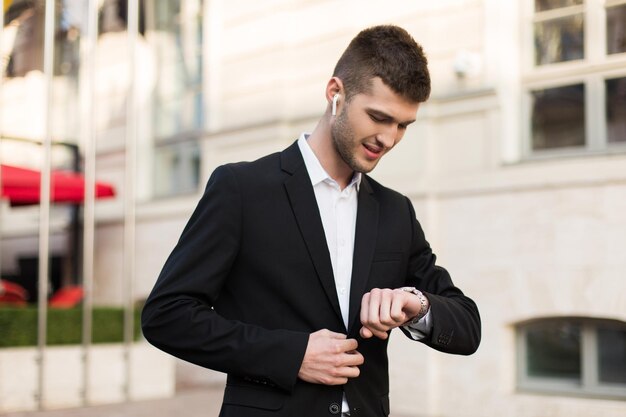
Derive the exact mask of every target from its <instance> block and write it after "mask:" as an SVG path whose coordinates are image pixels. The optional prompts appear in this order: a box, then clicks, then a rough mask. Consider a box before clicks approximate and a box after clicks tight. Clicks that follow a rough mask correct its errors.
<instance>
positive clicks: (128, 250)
mask: <svg viewBox="0 0 626 417" xmlns="http://www.w3.org/2000/svg"><path fill="white" fill-rule="evenodd" d="M127 16H128V26H127V30H128V51H129V56H128V60H129V61H128V62H129V65H128V67H129V71H130V75H129V83H128V107H127V109H126V159H125V176H124V177H125V183H124V184H125V191H126V192H125V198H124V276H123V279H124V284H125V287H126V294H125V295H126V298H125V305H124V359H125V365H126V372H125V378H126V379H125V386H124V393H125V396H126V399H127V400H130V397H131V365H132V364H131V348H132V342H133V329H134V306H133V301H134V294H133V287H134V286H133V281H134V273H135V235H136V230H135V223H136V213H135V184H136V178H135V177H136V174H137V172H136V158H137V117H138V116H139V110H138V106H139V102H138V95H137V82H136V81H137V80H136V73H137V38H138V34H139V0H128V12H127Z"/></svg>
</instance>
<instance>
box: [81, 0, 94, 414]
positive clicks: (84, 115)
mask: <svg viewBox="0 0 626 417" xmlns="http://www.w3.org/2000/svg"><path fill="white" fill-rule="evenodd" d="M97 41H98V5H97V1H96V0H89V4H88V10H87V29H86V34H85V36H84V37H81V60H80V74H81V78H80V92H81V95H80V100H81V101H80V109H81V132H80V133H81V141H82V144H83V146H84V155H85V206H84V213H83V282H82V284H83V290H84V299H83V332H82V335H83V341H82V344H83V390H82V399H83V404H85V405H87V404H89V402H90V401H89V398H90V392H89V386H90V384H89V379H90V372H89V364H90V359H91V356H90V354H91V333H92V327H93V273H94V236H95V213H94V207H95V188H96V185H95V182H96V128H95V99H94V88H95V72H96V48H97Z"/></svg>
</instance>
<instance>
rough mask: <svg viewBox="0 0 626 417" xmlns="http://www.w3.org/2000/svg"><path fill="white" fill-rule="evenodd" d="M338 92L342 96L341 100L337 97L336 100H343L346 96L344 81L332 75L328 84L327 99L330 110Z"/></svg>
mask: <svg viewBox="0 0 626 417" xmlns="http://www.w3.org/2000/svg"><path fill="white" fill-rule="evenodd" d="M337 94H339V96H340V98H339V100H337V99H335V102H337V101H339V102H341V101H342V98H343V97H344V89H343V82H342V81H341V79H339V78H337V77H332V78H331V79H330V80H328V83H327V84H326V101H327V103H328V107H327V109H328V110H331V109H332V107H333V99H334V97H335V95H337Z"/></svg>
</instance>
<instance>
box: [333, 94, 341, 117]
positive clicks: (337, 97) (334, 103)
mask: <svg viewBox="0 0 626 417" xmlns="http://www.w3.org/2000/svg"><path fill="white" fill-rule="evenodd" d="M338 100H339V94H335V95H334V96H333V107H332V111H331V114H332V115H333V116H336V115H337V101H338Z"/></svg>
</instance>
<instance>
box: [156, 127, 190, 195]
mask: <svg viewBox="0 0 626 417" xmlns="http://www.w3.org/2000/svg"><path fill="white" fill-rule="evenodd" d="M154 162H155V189H154V193H155V195H156V196H160V197H161V196H172V195H176V194H184V193H190V192H195V191H197V189H198V184H199V178H200V145H199V143H198V141H197V140H193V139H192V140H188V141H184V142H174V143H172V144H167V145H163V146H158V147H157V148H155V155H154Z"/></svg>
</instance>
